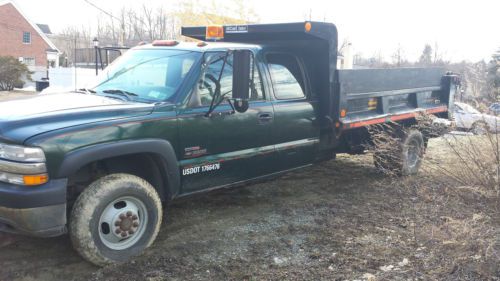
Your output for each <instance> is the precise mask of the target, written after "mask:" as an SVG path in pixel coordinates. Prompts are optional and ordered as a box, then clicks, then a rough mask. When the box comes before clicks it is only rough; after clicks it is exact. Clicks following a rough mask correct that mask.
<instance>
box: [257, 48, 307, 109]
mask: <svg viewBox="0 0 500 281" xmlns="http://www.w3.org/2000/svg"><path fill="white" fill-rule="evenodd" d="M266 59H267V64H268V67H269V72H270V74H271V80H272V82H273V89H274V96H275V97H276V98H277V99H280V100H283V99H300V98H304V97H305V94H304V92H305V91H304V89H305V86H304V79H303V76H302V71H301V69H300V65H299V63H298V61H297V59H296V58H295V57H294V56H292V55H288V54H268V55H267V56H266Z"/></svg>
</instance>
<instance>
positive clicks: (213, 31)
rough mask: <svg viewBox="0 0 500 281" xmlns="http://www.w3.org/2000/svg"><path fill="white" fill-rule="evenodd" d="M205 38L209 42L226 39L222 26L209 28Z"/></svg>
mask: <svg viewBox="0 0 500 281" xmlns="http://www.w3.org/2000/svg"><path fill="white" fill-rule="evenodd" d="M205 38H206V39H207V40H220V39H224V27H223V26H222V25H211V26H207V28H206V34H205Z"/></svg>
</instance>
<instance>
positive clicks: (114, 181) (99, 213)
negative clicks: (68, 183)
mask: <svg viewBox="0 0 500 281" xmlns="http://www.w3.org/2000/svg"><path fill="white" fill-rule="evenodd" d="M161 219H162V205H161V201H160V197H159V196H158V193H157V192H156V190H155V189H154V187H153V186H151V185H150V184H149V183H148V182H146V181H145V180H143V179H141V178H139V177H136V176H133V175H129V174H112V175H108V176H105V177H102V178H100V179H98V180H97V181H95V182H93V183H92V184H91V185H90V186H89V187H88V188H87V189H85V190H84V191H83V192H82V193H81V194H80V196H79V197H78V198H77V200H76V202H75V205H74V206H73V209H72V211H71V215H70V224H69V235H70V238H71V242H72V243H73V247H74V248H75V249H76V251H77V252H78V253H79V254H80V255H81V256H82V257H83V258H85V259H86V260H88V261H89V262H91V263H93V264H95V265H98V266H104V265H109V264H113V263H119V262H124V261H127V260H128V259H130V258H131V257H132V256H135V255H138V254H140V253H141V252H142V251H143V250H144V249H146V248H147V247H149V246H150V245H151V244H152V243H153V241H154V240H155V238H156V236H157V234H158V231H159V229H160V224H161Z"/></svg>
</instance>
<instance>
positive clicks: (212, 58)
mask: <svg viewBox="0 0 500 281" xmlns="http://www.w3.org/2000/svg"><path fill="white" fill-rule="evenodd" d="M225 57H226V53H223V52H217V53H207V54H206V57H205V60H206V61H207V62H208V64H207V65H206V66H205V68H204V70H203V72H202V74H201V77H200V80H199V81H198V84H197V89H195V91H194V92H193V94H192V95H193V96H192V97H191V106H209V105H210V104H211V103H212V99H213V97H214V95H215V91H216V89H217V85H218V84H219V85H220V96H222V97H225V98H231V97H232V89H233V55H232V54H231V55H229V56H227V59H226V63H225V65H224V59H225ZM223 65H224V70H223V71H222V76H221V79H220V82H219V81H218V79H219V75H221V70H222V67H223ZM252 71H253V84H251V85H249V87H250V100H262V99H264V92H263V85H262V79H261V77H260V72H259V71H258V69H257V67H255V64H253V63H252V70H251V73H252Z"/></svg>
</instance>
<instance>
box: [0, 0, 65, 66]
mask: <svg viewBox="0 0 500 281" xmlns="http://www.w3.org/2000/svg"><path fill="white" fill-rule="evenodd" d="M58 54H59V50H58V49H57V47H56V46H55V45H54V44H53V43H52V42H51V41H50V39H49V38H48V37H47V35H46V34H45V33H44V32H43V31H42V30H41V29H40V27H39V26H38V25H36V24H34V23H32V22H31V21H30V19H28V18H27V17H26V16H25V14H23V12H22V11H21V10H20V9H19V7H18V6H17V5H16V3H15V2H14V1H13V0H0V56H13V57H16V58H18V59H19V60H20V61H22V62H23V63H25V64H26V65H28V66H29V68H30V70H31V71H35V72H43V71H44V70H46V69H47V66H48V65H49V64H50V65H51V66H56V67H57V66H58V64H59V62H58V60H59V56H58Z"/></svg>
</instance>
